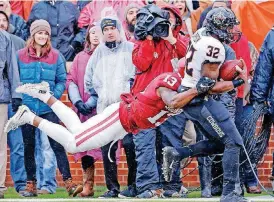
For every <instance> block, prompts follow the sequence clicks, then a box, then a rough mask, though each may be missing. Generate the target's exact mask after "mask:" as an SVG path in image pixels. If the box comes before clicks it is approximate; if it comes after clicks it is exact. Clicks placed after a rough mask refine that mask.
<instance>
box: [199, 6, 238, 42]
mask: <svg viewBox="0 0 274 202" xmlns="http://www.w3.org/2000/svg"><path fill="white" fill-rule="evenodd" d="M239 24H240V22H239V21H238V20H237V18H236V16H235V14H234V12H233V11H232V10H230V9H229V8H224V7H219V8H213V9H212V10H211V11H210V12H208V14H207V16H206V19H205V21H204V23H203V27H204V28H206V30H207V32H208V33H209V34H211V35H215V36H216V37H217V38H218V39H219V40H220V41H221V42H222V43H226V44H231V43H235V42H237V41H239V40H240V38H241V36H242V33H241V32H240V31H238V30H237V27H236V26H235V25H239Z"/></svg>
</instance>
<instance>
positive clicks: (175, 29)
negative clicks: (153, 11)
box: [161, 4, 183, 37]
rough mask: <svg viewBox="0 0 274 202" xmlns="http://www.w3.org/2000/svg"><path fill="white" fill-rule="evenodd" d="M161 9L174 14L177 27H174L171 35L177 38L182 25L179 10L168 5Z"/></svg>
mask: <svg viewBox="0 0 274 202" xmlns="http://www.w3.org/2000/svg"><path fill="white" fill-rule="evenodd" d="M161 8H162V9H164V10H168V11H171V12H172V13H174V15H175V17H176V21H177V25H176V26H175V28H174V30H173V35H174V37H177V36H178V34H179V32H180V30H181V28H182V24H183V21H182V17H181V15H180V10H179V9H178V8H176V7H175V6H173V5H170V4H165V5H163V6H161Z"/></svg>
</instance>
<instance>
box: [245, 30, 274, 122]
mask: <svg viewBox="0 0 274 202" xmlns="http://www.w3.org/2000/svg"><path fill="white" fill-rule="evenodd" d="M273 70H274V28H272V29H271V30H270V31H269V32H268V34H267V36H266V37H265V39H264V43H263V45H262V47H261V50H260V56H259V59H258V63H257V65H256V69H255V73H254V77H253V81H252V83H251V90H250V101H251V103H255V102H257V103H263V102H266V101H268V99H269V101H270V110H269V111H270V113H271V114H272V117H273V118H272V120H274V116H273V115H274V88H273V85H274V77H273V74H274V71H273Z"/></svg>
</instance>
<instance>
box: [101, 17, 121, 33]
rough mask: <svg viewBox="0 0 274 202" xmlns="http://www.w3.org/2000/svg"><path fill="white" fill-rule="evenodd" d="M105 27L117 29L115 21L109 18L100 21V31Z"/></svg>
mask: <svg viewBox="0 0 274 202" xmlns="http://www.w3.org/2000/svg"><path fill="white" fill-rule="evenodd" d="M107 26H113V27H116V28H117V21H116V20H114V19H110V18H104V19H102V21H101V29H102V31H103V30H104V28H105V27H107Z"/></svg>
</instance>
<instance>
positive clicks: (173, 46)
mask: <svg viewBox="0 0 274 202" xmlns="http://www.w3.org/2000/svg"><path fill="white" fill-rule="evenodd" d="M154 9H156V8H154ZM162 9H165V10H167V11H168V12H169V14H170V19H169V21H170V23H171V25H170V30H169V36H168V37H165V38H160V39H159V40H155V39H153V37H152V36H150V35H148V36H147V37H146V39H145V40H138V41H136V42H135V46H134V50H133V54H132V59H133V63H134V65H135V66H136V69H137V70H136V76H135V81H134V84H133V87H132V89H131V91H132V93H133V94H136V93H139V92H141V91H143V90H144V89H145V88H146V86H147V85H148V84H149V83H150V82H151V81H152V80H153V79H154V78H155V77H157V76H158V75H160V74H162V73H165V72H173V71H174V70H177V69H178V62H177V61H178V59H180V58H182V57H184V56H185V54H186V50H187V45H188V40H189V39H188V38H186V37H184V36H182V35H180V34H179V32H180V30H181V27H182V19H181V16H180V11H179V10H178V9H177V8H175V7H173V6H171V5H167V6H166V7H163V8H162ZM157 10H158V9H157ZM174 117H175V118H169V119H168V120H167V121H166V122H165V124H163V127H159V128H156V129H149V130H142V131H140V132H139V133H138V135H135V136H134V137H133V140H134V144H135V150H136V151H135V153H136V161H137V174H136V187H137V193H138V195H137V197H138V198H153V197H159V196H160V195H164V196H165V197H172V196H175V195H177V196H178V194H179V192H180V189H181V186H182V182H181V180H180V177H179V176H180V175H179V173H177V172H176V174H175V175H176V176H177V177H176V180H174V181H172V182H171V183H167V182H164V180H163V179H161V173H160V172H159V171H158V169H157V161H156V155H155V150H157V148H158V149H161V148H160V147H161V146H163V145H160V146H159V147H158V146H157V147H156V148H155V145H156V137H160V138H161V137H163V138H164V139H166V140H167V139H168V138H166V136H164V133H166V134H167V135H168V136H170V137H174V138H173V141H174V140H175V141H174V142H177V144H180V142H181V140H182V135H183V133H184V131H183V130H182V129H184V123H185V119H184V117H181V115H179V116H174ZM178 123H180V124H178ZM176 124H177V125H176ZM170 127H172V128H173V129H172V130H167V129H168V128H170ZM161 135H162V136H161ZM177 138H178V139H177ZM166 142H167V141H166ZM174 142H172V143H170V145H169V146H171V145H173V146H175V144H173V143H174ZM161 143H163V142H161ZM164 144H165V143H164ZM157 145H159V144H157ZM165 146H168V145H165ZM157 151H159V150H157ZM157 153H158V152H157ZM157 157H158V155H157ZM178 171H179V172H180V169H179V168H178ZM162 183H163V184H165V186H164V187H163V188H164V190H165V191H164V192H163V191H162V189H161V188H162ZM168 186H169V187H168Z"/></svg>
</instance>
